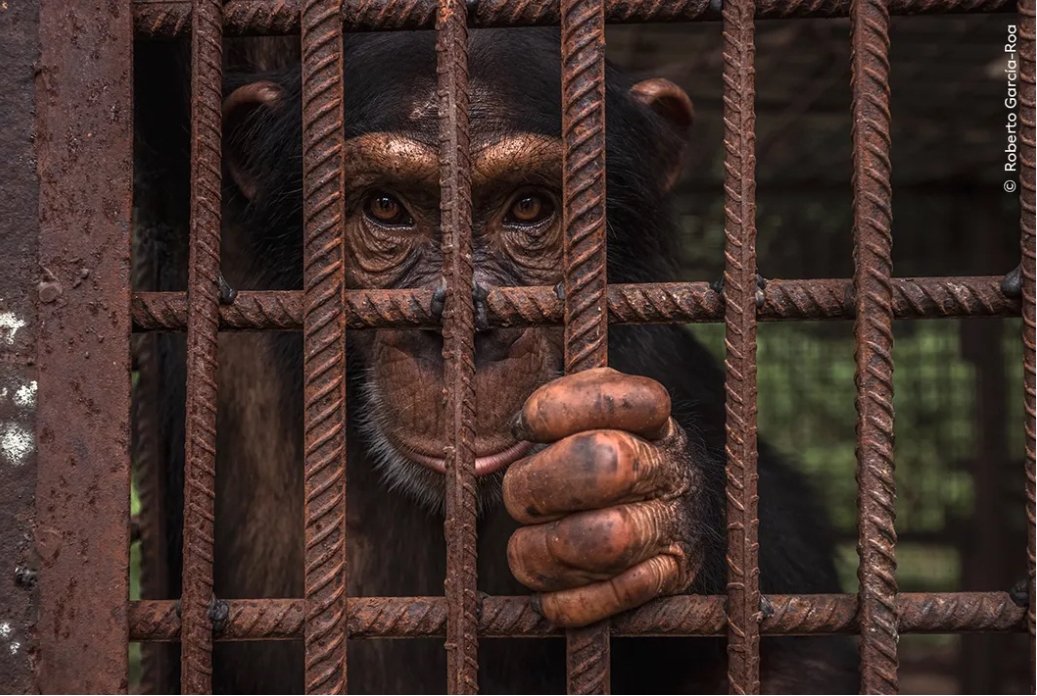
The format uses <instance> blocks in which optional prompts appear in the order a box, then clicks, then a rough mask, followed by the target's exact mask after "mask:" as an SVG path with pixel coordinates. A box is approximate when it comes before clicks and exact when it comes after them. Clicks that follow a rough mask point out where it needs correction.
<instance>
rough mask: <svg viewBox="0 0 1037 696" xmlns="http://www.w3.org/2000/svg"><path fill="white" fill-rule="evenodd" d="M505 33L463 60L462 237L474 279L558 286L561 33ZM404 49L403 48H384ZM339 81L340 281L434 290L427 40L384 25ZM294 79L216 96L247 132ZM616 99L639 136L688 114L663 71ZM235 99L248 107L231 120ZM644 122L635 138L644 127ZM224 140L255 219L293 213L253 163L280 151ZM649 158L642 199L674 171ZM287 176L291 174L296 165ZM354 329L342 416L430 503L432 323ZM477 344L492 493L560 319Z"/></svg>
mask: <svg viewBox="0 0 1037 696" xmlns="http://www.w3.org/2000/svg"><path fill="white" fill-rule="evenodd" d="M487 33H489V32H487ZM475 34H476V35H478V34H479V33H478V32H476V33H475ZM512 36H514V34H512ZM541 36H542V34H541ZM426 38H428V37H426ZM397 44H401V45H397ZM402 44H406V46H405V47H404V46H403V45H402ZM507 45H508V46H509V47H510V48H508V51H504V49H503V48H502V49H498V48H496V47H495V44H494V42H493V41H492V40H490V41H486V40H477V39H473V50H472V57H471V64H472V66H473V70H472V73H473V75H472V82H471V86H470V101H471V106H470V122H471V128H470V139H471V148H470V155H471V199H472V210H471V213H472V248H473V260H474V265H475V283H476V285H477V286H478V287H480V288H482V289H486V290H488V289H491V288H493V287H501V286H517V285H541V286H543V285H546V286H554V285H556V284H558V283H559V282H560V281H561V280H562V266H563V264H562V236H563V228H562V215H561V213H562V191H561V171H562V152H563V147H562V141H561V139H560V122H561V113H560V107H559V99H560V97H559V94H560V78H559V71H558V49H557V44H554V45H552V44H551V43H550V42H548V43H546V44H545V43H544V42H543V41H535V42H533V43H531V44H529V46H528V48H529V52H528V54H527V55H522V56H518V55H514V52H515V46H516V44H515V42H514V41H513V40H510V41H509V43H508V44H507ZM347 48H348V47H347ZM509 52H510V53H509ZM505 54H506V55H505ZM401 55H404V56H407V58H406V59H404V60H396V59H395V57H398V56H401ZM523 65H524V66H525V67H526V68H527V69H526V70H525V71H524V70H523V68H522V66H523ZM366 71H371V72H372V73H374V74H368V73H367V72H366ZM375 71H377V72H375ZM351 76H352V77H351ZM346 85H347V88H346V94H347V97H346V100H347V103H346V109H345V111H346V136H347V139H346V144H345V152H344V159H345V163H346V164H345V166H346V230H345V241H346V261H345V263H346V282H347V285H348V286H349V287H352V288H378V289H383V288H429V287H431V288H441V287H442V284H443V280H442V278H443V262H444V258H443V230H442V226H441V223H440V181H439V180H440V166H439V146H438V123H437V117H438V111H437V109H438V107H437V99H436V91H435V90H436V84H435V56H434V54H433V51H432V45H431V42H430V41H428V40H424V41H422V40H419V39H416V38H414V37H411V38H406V37H405V38H401V39H398V40H395V43H394V39H391V38H381V39H377V40H372V41H371V42H369V45H368V50H360V49H356V50H353V51H352V52H350V51H349V50H347V53H346ZM351 85H352V86H353V87H352V89H351ZM297 89H298V87H297V85H294V84H292V85H289V86H287V87H286V86H285V85H283V84H280V83H278V82H272V81H259V82H253V83H250V84H247V85H245V86H243V87H240V88H238V89H237V90H236V91H235V92H233V93H232V94H231V95H230V96H229V97H228V98H227V103H226V105H225V109H224V111H225V115H227V118H228V124H229V127H230V128H241V125H240V124H241V123H242V122H245V123H247V125H246V126H245V127H244V130H245V131H251V132H254V131H255V130H257V129H262V128H264V126H263V121H262V118H260V119H259V120H258V121H257V120H256V119H255V118H254V112H256V110H257V107H260V110H261V111H267V112H277V111H282V112H283V111H284V110H285V109H286V108H290V109H292V110H293V111H295V112H297V110H298V101H297V100H298V97H297V95H295V94H293V92H294V91H297ZM619 98H620V99H622V100H623V101H622V102H621V103H620V104H621V106H622V107H623V109H625V111H627V112H629V113H626V114H624V113H623V109H621V110H620V114H618V116H620V117H622V118H624V119H630V118H632V117H633V118H635V119H636V118H640V119H642V120H643V123H641V124H639V125H637V124H635V125H636V127H637V128H639V129H640V130H643V131H645V133H649V134H650V133H651V130H652V128H655V129H656V130H657V132H659V133H663V130H665V129H659V124H660V122H664V121H666V120H669V121H675V122H676V123H677V126H676V128H677V129H678V130H680V129H681V128H686V126H687V125H688V123H690V119H691V105H690V102H689V101H688V99H687V97H686V96H685V95H684V93H683V92H682V91H681V90H680V89H679V88H678V87H676V86H675V85H673V84H671V83H669V82H667V81H665V80H646V81H644V82H640V83H637V84H635V85H632V86H629V87H628V88H627V89H626V90H623V91H622V92H621V94H620V97H619ZM289 105H290V107H289ZM242 112H244V113H245V114H246V118H244V119H242V118H241V117H240V116H239V117H235V114H236V113H237V114H241V113H242ZM660 116H661V118H660ZM296 129H297V126H295V127H294V128H290V129H288V130H289V131H290V133H288V137H289V138H291V137H296ZM645 133H635V135H637V136H638V137H647V136H645ZM282 140H283V139H282ZM681 142H683V141H682V140H681ZM661 144H662V138H660V142H659V143H653V147H655V148H657V149H659V150H660V151H662V148H661V147H660V145H661ZM273 149H275V150H277V151H278V152H280V153H281V154H280V157H281V158H282V159H288V160H289V161H291V160H293V159H295V160H297V159H298V145H296V146H295V147H294V149H292V148H291V147H290V146H289V145H288V144H286V143H284V142H280V141H279V142H276V143H274V144H273ZM235 152H241V148H238V147H236V146H235V145H234V144H233V142H232V146H231V147H230V155H231V157H230V158H229V161H228V163H229V168H230V172H231V175H232V177H233V178H234V179H235V181H237V182H238V185H239V188H240V190H241V191H242V192H243V193H245V194H246V196H247V197H249V198H250V199H251V200H252V201H253V204H254V205H255V206H256V207H258V208H260V209H263V208H266V209H267V210H268V212H267V213H266V214H265V220H267V221H270V220H283V219H289V218H291V217H292V213H286V212H285V210H284V208H285V207H286V206H287V207H293V206H294V207H295V208H298V207H300V203H299V202H298V196H299V191H298V187H297V186H296V187H293V186H291V185H287V186H286V185H284V184H283V183H280V184H278V185H275V186H270V185H269V182H264V180H263V176H262V172H263V170H264V169H266V170H272V171H276V166H277V165H276V163H274V164H266V165H264V162H271V161H273V160H276V159H277V158H276V157H275V158H269V157H268V158H266V159H264V158H262V157H259V158H256V157H251V158H250V156H249V155H248V153H247V152H246V153H244V154H243V155H240V156H238V157H235V156H234V155H235ZM286 153H287V157H285V154H286ZM641 154H644V153H634V154H633V158H632V159H634V160H636V159H637V157H638V156H639V155H641ZM657 159H658V161H657V162H655V163H654V165H653V164H652V163H650V162H646V163H644V165H643V166H646V167H648V168H649V169H648V173H647V174H645V175H644V177H645V180H646V181H647V180H652V179H654V180H655V181H656V182H657V183H656V184H655V185H654V186H650V187H649V188H650V189H651V190H649V191H646V192H645V196H644V197H643V198H644V205H650V202H649V201H651V200H654V199H658V197H659V196H660V195H662V193H663V190H662V189H664V188H666V187H668V186H669V183H671V179H672V177H669V175H668V174H666V172H668V171H669V170H671V169H673V168H674V167H677V168H678V169H679V157H677V158H676V159H675V158H674V156H673V154H672V152H671V153H666V154H665V155H663V156H660V157H659V158H657ZM653 166H654V171H652V167H653ZM268 176H269V175H268ZM282 176H284V177H288V178H290V179H291V180H292V181H298V180H299V179H298V174H295V173H290V174H285V175H282ZM633 181H636V178H634V177H631V180H630V181H624V182H623V184H624V185H625V186H628V187H629V186H630V185H631V182H633ZM617 200H618V199H617ZM257 219H258V217H257ZM267 224H269V222H268V223H267ZM294 224H296V225H298V222H295V223H294ZM612 224H615V223H614V222H613V223H612ZM282 236H283V235H282ZM300 244H301V242H300ZM351 341H352V343H353V345H355V349H354V350H355V351H356V352H359V353H360V355H361V357H362V364H363V366H364V376H363V382H362V386H361V388H360V389H359V390H356V389H354V390H353V391H354V394H355V395H357V396H359V397H360V402H359V403H358V402H357V401H356V399H354V400H353V401H352V402H351V408H352V409H353V417H354V418H357V419H359V421H358V422H360V423H361V427H362V431H363V434H364V435H365V437H366V439H367V441H368V443H369V444H370V449H371V451H372V453H374V454H375V455H376V460H377V461H378V463H379V465H380V467H381V470H382V472H383V474H384V475H385V477H386V479H387V481H388V483H389V484H390V485H392V486H395V487H399V488H401V489H403V490H405V491H407V492H408V493H410V494H412V495H415V496H416V497H418V498H419V499H421V500H423V501H425V502H428V503H430V504H432V505H433V506H439V505H441V502H442V498H443V493H442V491H443V485H444V477H443V474H444V471H445V468H444V450H445V448H446V446H447V445H448V443H449V439H448V438H449V435H448V433H447V432H446V414H445V409H444V397H443V395H444V393H445V391H446V384H445V382H444V363H443V357H442V350H443V344H442V337H441V334H440V332H439V331H438V330H435V331H433V330H416V329H376V330H369V331H358V332H354V333H353V334H352V338H351ZM475 348H476V376H475V394H476V423H475V426H476V427H475V435H476V436H475V443H474V445H475V454H476V475H477V476H478V477H479V485H480V493H481V500H482V501H483V502H487V501H489V500H492V499H494V498H496V497H497V496H498V495H499V489H500V480H501V478H502V476H503V471H504V469H505V468H506V467H507V466H508V465H509V464H511V463H512V462H514V461H516V460H517V459H519V458H521V457H523V456H525V455H526V454H528V452H529V451H530V447H531V445H529V444H528V443H525V442H521V441H518V440H516V439H515V438H514V436H513V435H512V434H511V429H510V423H511V420H512V419H513V418H514V416H515V414H516V413H517V412H518V411H519V409H520V408H521V406H522V404H523V402H524V401H525V399H526V398H527V397H528V396H529V395H530V394H531V393H532V392H533V390H535V389H536V388H537V387H538V386H540V385H542V384H544V383H545V382H547V381H549V380H551V379H552V378H554V377H556V376H558V375H559V374H561V370H562V330H561V328H560V327H529V328H497V329H490V330H484V331H480V332H479V333H478V334H477V335H476V338H475ZM357 391H359V394H356V392H357Z"/></svg>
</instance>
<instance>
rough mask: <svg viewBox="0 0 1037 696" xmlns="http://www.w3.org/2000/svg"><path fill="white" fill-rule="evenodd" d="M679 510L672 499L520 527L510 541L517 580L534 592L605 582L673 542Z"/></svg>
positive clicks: (669, 548)
mask: <svg viewBox="0 0 1037 696" xmlns="http://www.w3.org/2000/svg"><path fill="white" fill-rule="evenodd" d="M677 517H678V511H677V509H676V507H675V503H673V502H665V501H661V500H653V501H651V502H647V503H634V504H632V505H618V506H616V507H611V508H606V509H604V510H594V511H592V512H581V513H577V514H575V515H569V516H568V517H564V518H562V519H560V520H558V521H556V522H550V523H548V524H539V525H535V526H531V527H522V528H520V529H518V530H517V531H516V532H515V533H514V534H513V535H512V536H511V539H510V540H509V542H508V565H509V566H511V572H512V574H513V575H514V576H515V578H516V579H517V580H518V581H519V582H521V583H522V584H523V585H525V586H526V587H528V588H529V589H531V590H534V591H537V592H552V591H555V590H561V589H565V588H569V587H579V586H581V585H587V584H589V583H592V582H597V581H599V580H605V579H608V578H610V577H613V576H614V575H617V574H619V573H621V572H622V571H624V570H626V569H627V568H630V567H632V566H635V565H637V564H638V563H641V562H642V561H644V560H645V559H648V558H651V557H652V556H656V555H658V554H660V553H663V552H665V551H671V552H674V553H679V550H678V549H677V547H676V546H674V544H673V539H674V538H675V537H676V528H677V524H678V522H677Z"/></svg>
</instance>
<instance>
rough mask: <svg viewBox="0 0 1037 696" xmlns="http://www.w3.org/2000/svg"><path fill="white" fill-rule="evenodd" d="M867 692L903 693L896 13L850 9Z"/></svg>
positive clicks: (866, 2) (867, 0) (869, 6)
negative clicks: (893, 142) (895, 296)
mask: <svg viewBox="0 0 1037 696" xmlns="http://www.w3.org/2000/svg"><path fill="white" fill-rule="evenodd" d="M850 32H851V38H850V42H851V44H850V45H851V68H852V73H851V74H852V77H851V85H852V87H853V260H854V277H853V286H854V292H855V300H854V303H855V307H856V312H857V318H856V320H855V322H854V339H855V345H856V355H855V357H856V362H857V366H856V375H855V382H856V385H857V397H856V405H857V486H858V490H857V505H858V521H857V524H858V535H859V541H858V545H857V552H858V554H859V556H860V565H859V567H858V570H857V575H858V577H859V579H860V597H859V602H860V627H861V642H860V650H861V691H862V692H863V693H895V692H896V691H897V641H898V638H899V637H898V635H897V606H896V592H897V581H896V558H895V548H896V540H897V537H896V530H895V528H894V517H895V514H896V509H895V497H896V485H895V481H894V478H893V307H892V284H891V281H890V277H891V276H892V272H893V262H892V242H893V239H892V233H891V229H890V226H891V222H892V190H891V188H890V169H891V167H890V134H889V126H890V113H889V58H888V55H889V9H888V7H887V3H886V2H885V0H854V1H853V3H852V4H851V7H850Z"/></svg>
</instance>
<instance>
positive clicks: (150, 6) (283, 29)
mask: <svg viewBox="0 0 1037 696" xmlns="http://www.w3.org/2000/svg"><path fill="white" fill-rule="evenodd" d="M435 2H436V0H389V1H387V0H345V1H344V2H343V8H342V21H343V23H344V24H345V28H346V29H347V30H350V31H353V30H389V29H431V28H432V26H433V25H434V23H435V15H436V4H435ZM301 4H302V2H301V0H230V1H229V2H227V4H226V5H225V7H224V31H225V32H226V34H227V35H228V36H243V35H259V34H291V33H295V32H298V31H299V8H300V6H301ZM716 5H717V3H713V2H709V1H708V0H652V1H651V2H640V3H634V2H629V0H605V17H606V20H607V21H608V22H610V23H635V22H694V21H703V20H706V21H714V20H716V19H719V13H718V12H717V10H716V9H715V8H716ZM849 9H850V0H760V2H757V3H756V17H757V18H758V19H785V18H793V17H804V18H806V17H846V16H847V15H848V13H849ZM889 9H890V12H892V13H893V14H901V15H917V14H943V13H957V12H1011V11H1014V10H1015V3H1014V2H1013V0H890V2H889ZM190 19H191V4H190V2H189V0H138V1H137V2H134V3H133V23H134V31H135V33H136V36H137V37H138V38H156V39H171V38H175V37H178V36H183V35H185V34H186V33H187V31H188V29H187V27H188V25H189V23H190ZM558 21H559V1H558V0H520V1H519V2H516V0H481V1H480V2H478V3H473V9H472V10H471V17H470V25H471V26H476V27H492V26H528V25H540V24H557V23H558Z"/></svg>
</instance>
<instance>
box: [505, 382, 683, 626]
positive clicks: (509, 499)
mask: <svg viewBox="0 0 1037 696" xmlns="http://www.w3.org/2000/svg"><path fill="white" fill-rule="evenodd" d="M516 430H517V431H518V432H519V433H520V434H521V437H522V438H523V439H525V440H532V441H534V442H544V443H551V444H550V446H549V447H547V448H546V449H544V450H543V451H541V452H539V453H537V454H535V455H533V456H532V457H529V458H527V459H523V460H522V461H519V462H517V463H515V464H513V465H512V466H511V468H510V469H509V470H508V473H507V474H506V475H505V477H504V504H505V506H506V507H507V509H508V513H509V514H510V515H511V516H512V517H513V518H515V519H516V520H517V521H518V522H520V523H521V524H523V525H526V526H524V527H522V528H521V529H519V530H518V531H516V532H515V534H514V535H512V537H511V540H510V541H509V543H508V563H509V565H510V566H511V571H512V572H513V573H514V574H515V577H516V578H518V580H519V582H521V583H522V584H523V585H525V586H526V587H528V588H530V589H531V590H534V591H536V592H540V593H543V594H541V595H539V596H538V597H537V598H536V600H535V601H536V606H537V607H538V608H539V611H540V612H541V613H542V614H543V615H544V616H546V617H547V618H549V619H550V620H551V621H552V622H554V623H556V624H558V625H560V626H584V625H586V624H589V623H592V622H594V621H598V620H601V619H605V618H608V617H610V616H612V615H614V614H617V613H619V612H621V611H625V610H627V609H633V608H635V607H637V606H640V605H641V604H644V603H645V602H647V601H648V600H651V599H655V598H656V597H659V596H662V595H665V594H671V593H674V592H679V591H681V590H683V589H684V588H686V587H688V585H690V584H691V581H692V580H693V579H694V575H695V571H696V570H697V568H698V565H699V563H700V556H701V553H702V549H701V544H700V543H699V540H698V539H697V538H696V536H697V534H696V531H695V530H696V528H697V526H698V524H697V523H698V521H699V518H700V515H699V514H698V511H697V507H698V505H699V503H698V500H699V496H700V495H701V493H702V490H701V489H702V481H701V476H699V474H698V467H696V465H695V463H694V462H692V461H690V456H691V455H690V453H689V451H688V443H687V436H686V435H685V434H684V430H683V429H682V428H681V426H680V425H679V424H678V423H677V422H676V421H675V420H673V419H672V418H671V417H670V397H669V394H667V392H666V389H665V388H664V387H663V386H662V385H660V384H659V383H658V382H655V381H654V380H650V379H647V378H645V377H638V376H633V375H624V374H622V373H620V372H616V371H615V370H611V369H609V368H600V369H595V370H588V371H586V372H583V373H578V374H574V375H569V376H566V377H561V378H559V379H557V380H555V381H553V382H551V383H549V384H547V385H545V386H543V387H541V388H540V389H538V390H537V391H536V392H534V393H533V394H532V395H531V396H530V397H529V399H527V400H526V403H525V405H524V406H523V408H522V411H521V413H520V416H519V419H518V423H517V425H516Z"/></svg>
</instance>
